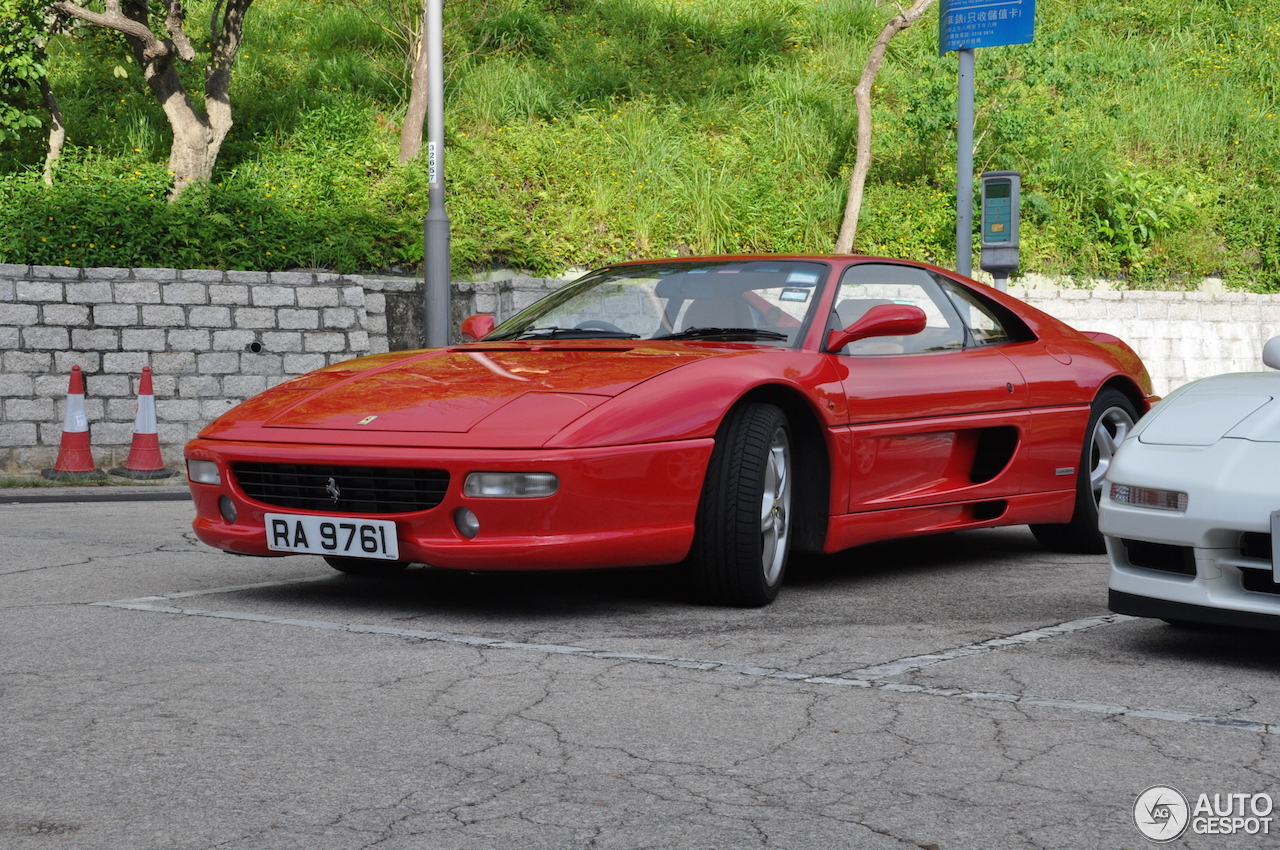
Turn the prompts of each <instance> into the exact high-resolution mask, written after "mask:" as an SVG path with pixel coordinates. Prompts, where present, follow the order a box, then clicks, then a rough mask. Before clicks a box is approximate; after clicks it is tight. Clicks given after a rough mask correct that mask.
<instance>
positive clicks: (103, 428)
mask: <svg viewBox="0 0 1280 850" xmlns="http://www.w3.org/2000/svg"><path fill="white" fill-rule="evenodd" d="M132 441H133V417H132V416H131V417H129V421H128V422H109V421H107V422H101V423H99V424H97V425H95V426H94V427H93V442H94V443H96V444H97V445H98V446H127V445H129V443H130V442H132ZM111 463H114V462H113V461H112V462H111ZM103 465H104V466H105V465H107V462H104V463H103Z"/></svg>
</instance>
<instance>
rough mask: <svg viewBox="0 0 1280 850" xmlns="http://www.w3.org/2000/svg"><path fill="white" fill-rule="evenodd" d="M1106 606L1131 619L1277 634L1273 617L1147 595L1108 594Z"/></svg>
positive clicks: (1276, 620)
mask: <svg viewBox="0 0 1280 850" xmlns="http://www.w3.org/2000/svg"><path fill="white" fill-rule="evenodd" d="M1107 607H1108V608H1110V609H1111V610H1112V611H1114V612H1115V613H1117V614H1128V615H1129V616H1131V617H1154V618H1156V619H1160V620H1170V621H1173V622H1186V623H1204V624H1206V625H1212V626H1234V627H1236V628H1242V629H1266V630H1268V631H1273V632H1274V631H1280V617H1277V616H1275V615H1274V614H1259V613H1257V612H1254V611H1233V610H1231V609H1228V608H1208V607H1206V606H1204V605H1191V604H1189V603H1186V602H1173V601H1171V600H1168V599H1152V598H1151V597H1149V596H1138V595H1136V594H1133V593H1125V592H1124V591H1121V590H1112V591H1109V592H1108V595H1107Z"/></svg>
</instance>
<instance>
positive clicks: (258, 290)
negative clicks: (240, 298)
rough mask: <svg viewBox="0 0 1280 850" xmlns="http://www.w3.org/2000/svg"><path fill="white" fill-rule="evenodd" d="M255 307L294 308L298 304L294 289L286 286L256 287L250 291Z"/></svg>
mask: <svg viewBox="0 0 1280 850" xmlns="http://www.w3.org/2000/svg"><path fill="white" fill-rule="evenodd" d="M249 298H250V300H251V301H252V302H253V306H255V307H292V306H293V305H295V304H297V303H298V299H297V298H295V297H294V294H293V289H291V288H289V287H284V286H255V287H253V288H252V289H250V290H249Z"/></svg>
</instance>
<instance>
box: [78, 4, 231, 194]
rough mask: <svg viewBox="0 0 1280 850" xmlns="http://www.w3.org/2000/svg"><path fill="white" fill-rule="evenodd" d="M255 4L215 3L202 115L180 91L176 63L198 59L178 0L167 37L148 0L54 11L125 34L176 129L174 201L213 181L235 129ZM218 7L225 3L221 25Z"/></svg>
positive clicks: (168, 10)
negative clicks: (235, 69)
mask: <svg viewBox="0 0 1280 850" xmlns="http://www.w3.org/2000/svg"><path fill="white" fill-rule="evenodd" d="M252 3H253V0H226V2H225V5H222V3H221V0H220V2H219V3H218V4H215V12H214V19H213V24H214V29H213V32H212V33H211V41H212V44H213V49H212V51H211V54H210V56H209V64H208V66H207V68H206V69H205V84H204V102H205V111H204V112H201V111H200V110H198V109H196V106H195V104H194V103H192V101H191V98H190V97H189V96H188V95H187V92H186V90H185V89H184V88H183V87H182V80H181V79H180V78H179V76H178V68H177V65H176V64H175V61H176V60H181V61H182V62H191V61H192V60H194V59H195V49H194V48H193V47H192V45H191V41H190V39H188V37H187V35H186V33H185V32H184V30H183V28H182V27H183V22H184V19H185V17H186V10H185V9H184V8H183V6H182V3H181V2H180V0H164V9H165V18H164V29H165V32H166V33H168V36H169V37H168V38H165V39H162V38H160V37H159V36H157V35H156V34H155V33H154V32H152V30H151V25H150V20H149V15H150V4H149V2H148V0H123V8H122V3H121V0H106V3H105V7H106V10H105V11H104V12H94V11H91V10H89V9H86V8H85V7H83V6H81V5H80V4H78V3H73V2H71V0H59V2H56V3H54V4H53V8H54V9H56V10H57V11H59V12H61V13H63V14H65V15H69V16H71V17H74V18H78V19H79V20H82V21H85V22H86V23H89V24H92V25H94V26H98V27H103V28H105V29H111V30H115V31H117V32H120V33H123V34H124V37H125V41H126V42H127V43H128V45H129V49H130V51H131V52H132V53H133V55H134V58H135V59H136V60H137V62H138V67H140V68H141V69H142V74H143V77H144V78H145V79H146V81H147V85H148V86H150V88H151V92H152V94H154V95H155V97H156V100H157V101H159V102H160V107H161V109H163V110H164V114H165V117H166V118H167V119H168V120H169V126H170V127H171V128H172V130H173V144H172V146H171V147H170V149H169V171H170V172H171V173H172V174H173V187H172V188H171V189H170V191H169V199H170V200H173V199H175V198H177V197H178V196H179V195H181V194H182V191H183V190H184V189H186V188H187V187H188V186H190V185H191V184H192V183H195V182H197V181H208V180H209V179H211V178H212V177H213V167H214V165H215V164H216V163H217V161H218V152H219V151H220V150H221V148H222V141H223V139H225V138H226V137H227V133H228V132H229V131H230V130H231V124H232V121H231V100H230V96H229V91H230V84H231V67H232V66H233V65H234V64H235V61H236V53H237V51H239V49H240V42H241V39H242V34H243V31H244V16H245V13H246V12H247V11H248V9H249V6H250V5H251V4H252ZM218 5H222V17H221V22H220V25H219V21H218V18H217V6H218Z"/></svg>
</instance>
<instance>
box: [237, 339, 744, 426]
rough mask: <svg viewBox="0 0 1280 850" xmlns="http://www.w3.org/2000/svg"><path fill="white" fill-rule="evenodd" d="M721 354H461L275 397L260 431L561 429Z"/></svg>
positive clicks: (650, 348)
mask: <svg viewBox="0 0 1280 850" xmlns="http://www.w3.org/2000/svg"><path fill="white" fill-rule="evenodd" d="M723 353H724V351H723V349H720V350H717V348H715V347H706V348H702V347H698V346H691V345H687V344H675V343H666V344H662V343H658V344H649V343H646V344H626V345H622V344H618V343H611V342H606V343H596V342H586V343H584V342H574V343H548V344H545V345H534V346H529V345H484V344H480V345H472V346H463V347H459V348H454V349H448V350H444V351H439V352H431V353H429V354H423V355H417V356H413V355H410V356H407V357H405V358H403V359H400V360H396V361H394V362H391V363H388V364H387V365H385V366H380V367H378V368H373V369H367V370H363V371H358V372H353V373H352V374H351V375H350V376H349V377H346V378H340V379H339V380H338V381H337V382H336V383H334V384H332V385H330V386H326V387H322V388H318V389H316V390H314V391H311V392H308V393H306V394H305V396H303V397H301V398H298V397H297V396H294V398H297V400H296V401H293V399H289V400H288V401H286V399H284V398H281V399H279V400H280V401H283V402H285V405H282V406H281V407H280V408H277V410H278V412H274V413H272V414H271V415H269V416H266V417H264V421H263V423H262V424H263V425H264V426H266V427H268V428H318V429H325V430H350V431H366V432H367V431H383V432H386V431H398V432H410V433H412V432H418V433H422V432H446V433H462V432H466V431H469V430H471V429H472V428H474V427H476V426H477V425H478V424H479V423H480V422H481V421H482V420H484V419H485V418H486V417H488V416H490V415H491V414H495V413H497V412H498V411H499V410H500V409H502V408H504V407H507V406H508V405H510V406H511V408H512V409H511V410H510V411H509V412H510V415H509V416H508V415H506V414H505V413H504V414H499V418H500V419H502V420H505V419H512V421H511V422H509V423H508V422H505V421H504V422H501V423H497V422H495V423H487V425H488V426H499V425H500V426H501V427H503V428H504V429H505V428H510V427H520V426H521V425H522V424H523V425H524V426H525V427H529V426H533V427H534V429H536V427H537V423H535V422H531V421H529V420H530V418H533V419H535V420H536V419H542V418H547V417H549V418H551V419H554V420H556V424H557V425H559V426H561V427H563V425H566V424H568V422H570V421H572V420H573V419H576V418H577V417H578V416H581V415H582V414H583V413H586V412H587V411H588V410H590V409H591V408H592V407H594V406H595V405H596V404H599V403H600V402H603V401H604V400H606V399H607V398H609V397H612V396H615V395H617V394H619V393H621V392H623V391H624V390H627V389H629V388H631V387H633V386H635V385H636V384H638V383H640V382H642V381H646V380H648V379H650V378H652V377H654V376H655V375H659V374H661V373H663V372H666V371H669V370H671V369H674V368H676V367H678V366H681V365H684V364H686V363H690V362H693V361H694V360H697V359H701V358H702V357H708V356H714V355H716V354H723ZM356 362H357V363H358V362H359V361H356ZM304 380H305V379H304ZM287 387H288V385H286V386H284V387H281V388H280V389H281V390H286V389H287ZM295 392H296V390H295ZM268 395H270V393H268ZM289 401H293V403H288V402H289ZM545 424H551V423H550V422H547V423H545Z"/></svg>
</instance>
